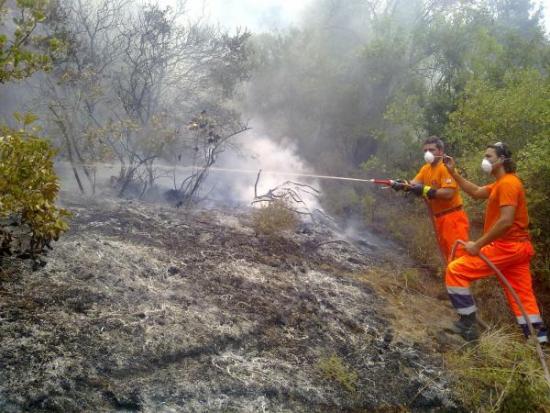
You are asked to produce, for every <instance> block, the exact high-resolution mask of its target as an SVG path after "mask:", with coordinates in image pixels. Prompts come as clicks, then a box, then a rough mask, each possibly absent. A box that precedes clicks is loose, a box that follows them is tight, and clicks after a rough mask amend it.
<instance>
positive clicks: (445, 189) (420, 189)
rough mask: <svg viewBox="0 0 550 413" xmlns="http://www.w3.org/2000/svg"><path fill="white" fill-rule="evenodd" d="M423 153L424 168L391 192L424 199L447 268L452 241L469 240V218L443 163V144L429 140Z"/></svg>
mask: <svg viewBox="0 0 550 413" xmlns="http://www.w3.org/2000/svg"><path fill="white" fill-rule="evenodd" d="M423 150H424V160H425V161H426V164H425V165H424V166H422V168H421V169H420V171H419V172H418V174H417V175H416V176H415V177H414V179H413V180H412V181H411V182H410V183H409V182H406V181H397V182H396V183H395V184H394V185H393V186H392V188H393V189H395V190H404V191H409V192H411V193H413V194H415V195H417V196H423V197H424V198H426V200H427V201H428V202H427V203H428V206H429V209H430V213H431V214H432V216H433V218H434V227H435V228H434V229H435V233H436V234H435V235H436V238H437V243H438V244H439V248H440V250H441V254H442V255H443V259H444V260H445V264H446V263H447V261H448V260H449V258H450V255H451V250H452V248H453V245H454V244H455V241H456V240H457V239H461V240H468V239H469V237H468V231H469V223H468V217H467V216H466V213H465V212H464V209H463V207H462V198H461V196H460V193H459V190H458V185H457V184H456V181H455V180H454V178H453V177H452V176H451V174H450V173H449V171H448V170H447V168H446V167H445V166H444V164H443V162H442V160H443V159H444V158H445V157H446V155H445V153H444V150H445V147H444V144H443V141H442V140H441V139H440V138H439V137H437V136H431V137H429V138H428V139H426V140H425V141H424V146H423ZM463 253H464V250H463V248H461V247H459V248H457V251H456V256H461V255H462V254H463Z"/></svg>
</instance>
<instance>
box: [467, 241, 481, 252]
mask: <svg viewBox="0 0 550 413" xmlns="http://www.w3.org/2000/svg"><path fill="white" fill-rule="evenodd" d="M464 249H465V250H466V251H467V252H468V254H470V255H479V251H480V250H481V248H480V247H478V246H477V244H476V243H475V242H474V241H467V242H466V245H464Z"/></svg>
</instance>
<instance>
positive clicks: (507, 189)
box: [498, 182, 522, 207]
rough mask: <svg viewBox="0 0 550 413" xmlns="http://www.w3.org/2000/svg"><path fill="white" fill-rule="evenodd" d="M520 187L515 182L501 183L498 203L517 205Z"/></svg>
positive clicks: (500, 204) (501, 204)
mask: <svg viewBox="0 0 550 413" xmlns="http://www.w3.org/2000/svg"><path fill="white" fill-rule="evenodd" d="M521 191H522V188H521V187H520V185H518V184H517V183H516V182H510V183H509V184H508V185H501V186H500V187H499V191H498V205H499V206H501V207H503V206H507V205H511V206H515V207H517V206H518V200H519V195H520V192H521Z"/></svg>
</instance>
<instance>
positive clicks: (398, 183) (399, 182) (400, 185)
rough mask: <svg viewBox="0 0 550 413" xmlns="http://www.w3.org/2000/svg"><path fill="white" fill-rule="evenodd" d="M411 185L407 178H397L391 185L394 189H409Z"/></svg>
mask: <svg viewBox="0 0 550 413" xmlns="http://www.w3.org/2000/svg"><path fill="white" fill-rule="evenodd" d="M410 186H411V185H410V184H409V181H407V180H406V179H396V180H395V181H394V182H393V184H392V185H391V187H392V189H393V190H394V191H408V190H409V188H410Z"/></svg>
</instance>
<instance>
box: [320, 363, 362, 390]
mask: <svg viewBox="0 0 550 413" xmlns="http://www.w3.org/2000/svg"><path fill="white" fill-rule="evenodd" d="M318 367H319V369H320V370H321V372H322V374H323V377H324V378H325V379H328V380H331V381H335V382H337V383H338V384H340V385H341V386H342V388H343V389H345V390H346V391H348V392H350V393H355V392H356V391H357V382H358V379H359V376H358V375H357V372H355V371H354V370H353V369H352V368H351V367H350V366H348V365H346V363H345V362H344V360H342V358H341V357H339V356H338V355H336V354H333V355H332V356H330V357H326V358H322V359H321V360H320V361H319V364H318Z"/></svg>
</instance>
